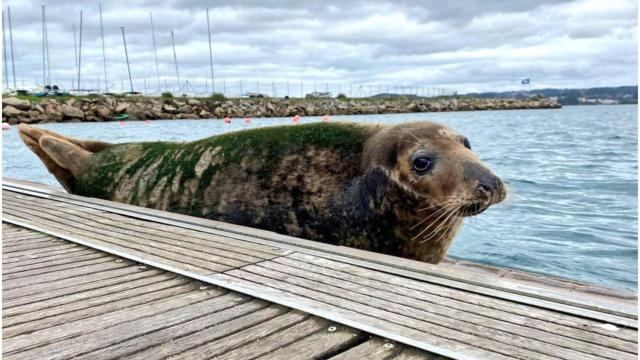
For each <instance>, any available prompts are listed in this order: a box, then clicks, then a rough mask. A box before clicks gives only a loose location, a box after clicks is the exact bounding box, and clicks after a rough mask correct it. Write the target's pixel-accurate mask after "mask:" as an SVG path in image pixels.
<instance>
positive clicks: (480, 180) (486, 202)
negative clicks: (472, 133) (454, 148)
mask: <svg viewBox="0 0 640 360" xmlns="http://www.w3.org/2000/svg"><path fill="white" fill-rule="evenodd" d="M464 179H465V182H466V183H467V184H468V186H470V188H468V189H469V190H471V192H472V194H473V195H472V196H471V199H469V200H468V201H469V204H468V205H466V206H464V207H463V208H462V212H461V214H462V215H463V216H473V215H477V214H480V213H481V212H483V211H484V210H486V209H487V208H488V207H489V206H491V205H493V204H497V203H499V202H501V201H502V200H504V198H505V197H506V196H507V191H506V187H505V186H504V184H503V183H502V180H500V178H499V177H497V176H495V175H494V174H493V173H492V172H491V170H489V169H487V168H486V167H485V166H483V165H482V164H481V163H477V162H469V163H467V164H466V165H465V168H464Z"/></svg>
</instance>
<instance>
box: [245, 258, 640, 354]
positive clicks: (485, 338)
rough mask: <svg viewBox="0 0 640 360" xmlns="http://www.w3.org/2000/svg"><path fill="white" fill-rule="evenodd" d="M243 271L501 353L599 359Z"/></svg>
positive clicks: (262, 270) (253, 269)
mask: <svg viewBox="0 0 640 360" xmlns="http://www.w3.org/2000/svg"><path fill="white" fill-rule="evenodd" d="M243 270H244V271H247V272H250V273H253V274H254V275H260V276H262V277H263V278H268V279H271V280H266V279H264V281H266V282H265V284H267V285H269V286H272V287H284V288H287V287H288V286H289V285H292V286H295V287H296V288H297V289H296V290H297V291H296V292H297V293H298V294H300V295H303V296H307V297H311V298H313V299H325V300H323V301H327V302H331V301H333V303H334V304H336V305H338V304H340V305H339V306H342V307H344V308H350V309H353V310H355V311H358V312H360V313H363V314H370V315H371V316H376V317H377V318H379V319H384V320H387V321H392V322H395V323H396V324H399V325H405V326H409V327H412V328H415V329H419V330H423V331H425V332H426V333H429V334H434V335H439V336H443V337H446V338H449V339H457V340H458V341H461V342H464V343H465V344H468V345H471V346H475V347H479V348H483V349H485V350H488V351H496V352H501V353H503V354H509V355H511V356H514V357H517V358H522V359H537V358H540V359H542V358H545V356H544V355H543V354H546V355H548V358H551V356H560V357H561V358H564V359H592V360H595V359H597V357H595V356H592V355H591V354H587V353H583V352H578V351H575V350H572V349H570V348H564V347H559V346H555V345H552V344H548V343H546V344H544V343H543V344H540V343H539V342H537V341H535V340H534V339H532V338H526V337H525V338H523V337H520V336H516V335H514V334H511V333H508V332H504V331H499V330H496V329H492V328H489V327H486V326H482V325H476V324H474V323H471V322H464V321H460V320H457V319H452V318H449V317H447V316H442V315H440V314H438V313H437V312H431V313H429V312H426V311H423V310H420V309H416V308H411V307H408V306H405V305H402V304H400V303H397V302H389V301H385V300H382V299H379V298H376V297H373V296H369V295H363V294H359V293H356V292H352V291H349V290H346V289H341V288H338V287H336V286H332V285H327V284H323V283H319V282H316V281H313V280H308V279H305V278H302V277H298V276H296V275H294V274H287V273H284V272H280V271H276V270H272V269H269V268H266V267H262V266H257V265H250V266H246V267H244V268H243ZM274 280H275V281H274ZM621 354H622V356H623V358H624V356H627V357H628V358H632V355H631V354H625V353H621Z"/></svg>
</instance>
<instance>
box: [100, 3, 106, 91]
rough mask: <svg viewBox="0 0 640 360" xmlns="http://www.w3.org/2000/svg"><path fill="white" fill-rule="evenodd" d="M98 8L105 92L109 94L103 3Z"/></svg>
mask: <svg viewBox="0 0 640 360" xmlns="http://www.w3.org/2000/svg"><path fill="white" fill-rule="evenodd" d="M98 8H99V9H100V35H101V36H102V67H103V68H104V91H105V92H109V80H107V55H106V53H105V51H104V24H103V23H102V3H98ZM98 88H99V86H98Z"/></svg>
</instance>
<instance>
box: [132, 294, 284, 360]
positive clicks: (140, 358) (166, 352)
mask: <svg viewBox="0 0 640 360" xmlns="http://www.w3.org/2000/svg"><path fill="white" fill-rule="evenodd" d="M286 312H287V309H286V308H283V307H281V306H278V305H271V306H269V307H267V308H264V309H261V310H258V311H255V312H252V313H249V314H246V315H243V316H240V317H237V318H234V319H232V320H229V321H226V322H223V323H222V324H221V325H219V326H215V325H216V324H215V323H213V324H212V325H213V326H211V327H206V328H205V329H202V330H198V331H196V332H194V333H191V334H189V335H186V336H182V337H178V338H175V339H174V341H172V342H165V343H162V344H159V345H156V346H152V347H150V348H148V349H145V350H144V351H141V352H137V353H135V354H131V355H128V356H127V359H129V360H157V359H165V358H167V357H169V356H174V357H175V358H183V359H188V357H186V355H185V354H184V352H185V351H188V350H189V349H193V348H195V347H198V346H201V345H203V344H207V343H209V344H211V343H215V342H216V341H217V340H221V341H223V340H224V338H225V337H227V336H229V335H230V334H234V333H237V332H238V331H242V330H244V329H250V328H253V327H256V326H260V324H263V323H265V322H269V321H270V320H272V319H274V318H281V317H282V315H283V314H284V313H286ZM286 321H292V318H291V317H289V318H286V319H285V322H286Z"/></svg>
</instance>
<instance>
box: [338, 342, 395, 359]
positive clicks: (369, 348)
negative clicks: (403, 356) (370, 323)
mask: <svg viewBox="0 0 640 360" xmlns="http://www.w3.org/2000/svg"><path fill="white" fill-rule="evenodd" d="M385 345H386V346H385ZM401 350H402V347H401V346H396V345H394V344H393V343H392V342H389V341H385V340H383V339H381V338H379V337H374V338H371V339H369V340H367V341H365V342H363V343H362V344H360V345H358V346H355V347H353V348H351V349H349V350H347V351H344V352H341V353H339V354H337V355H335V356H333V357H331V358H330V360H351V359H367V360H387V359H390V358H392V357H393V356H394V355H396V354H397V353H398V352H400V351H401Z"/></svg>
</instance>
